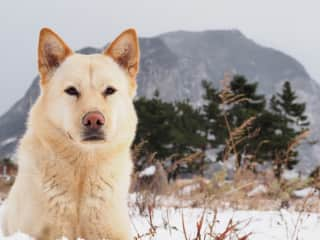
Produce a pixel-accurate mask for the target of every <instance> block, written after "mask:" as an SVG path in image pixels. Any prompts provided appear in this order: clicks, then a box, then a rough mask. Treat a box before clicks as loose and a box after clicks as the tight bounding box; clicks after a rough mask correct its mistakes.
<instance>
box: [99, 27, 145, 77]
mask: <svg viewBox="0 0 320 240" xmlns="http://www.w3.org/2000/svg"><path fill="white" fill-rule="evenodd" d="M103 53H104V54H105V55H107V56H110V57H111V58H113V60H114V61H115V62H116V63H118V64H119V65H120V66H121V67H122V68H124V69H125V70H126V71H127V73H128V74H129V76H130V77H131V78H132V79H135V78H136V76H137V73H138V71H139V60H140V49H139V40H138V37H137V33H136V31H135V30H134V29H132V28H131V29H128V30H126V31H124V32H122V33H121V34H120V35H119V36H118V37H117V38H116V39H115V40H114V41H113V42H112V43H111V44H110V46H109V47H107V49H106V50H104V52H103Z"/></svg>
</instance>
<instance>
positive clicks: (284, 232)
mask: <svg viewBox="0 0 320 240" xmlns="http://www.w3.org/2000/svg"><path fill="white" fill-rule="evenodd" d="M182 214H183V216H184V221H185V226H186V230H187V233H188V236H189V237H190V239H194V238H195V236H196V229H197V228H196V224H197V221H199V219H200V218H201V215H202V214H203V209H178V210H174V209H162V210H160V209H157V210H155V212H154V218H153V219H154V223H153V224H154V225H155V226H158V229H157V234H156V235H155V238H153V239H156V240H160V239H161V240H163V239H174V240H176V239H185V238H184V234H183V231H182V229H183V227H182ZM213 217H214V213H213V212H212V211H207V212H206V213H205V218H204V219H205V221H204V227H203V233H204V232H208V226H209V224H211V223H212V220H213ZM230 219H233V222H239V223H240V224H239V225H238V228H239V232H238V234H239V235H240V236H243V235H246V234H248V233H250V232H251V233H252V235H251V236H250V237H249V239H252V240H271V239H279V240H311V239H317V237H318V236H320V215H318V214H308V213H302V214H301V213H297V212H288V211H285V210H281V211H278V212H277V211H269V212H266V211H234V210H224V211H220V212H219V211H218V214H217V222H216V224H215V227H214V232H215V233H222V232H223V231H224V230H225V229H226V227H227V225H228V222H229V221H230ZM133 225H134V226H135V228H136V229H137V230H138V232H139V233H146V232H148V229H149V228H150V225H149V224H148V218H142V217H141V216H135V217H133ZM170 226H171V229H170ZM207 239H210V238H208V237H207Z"/></svg>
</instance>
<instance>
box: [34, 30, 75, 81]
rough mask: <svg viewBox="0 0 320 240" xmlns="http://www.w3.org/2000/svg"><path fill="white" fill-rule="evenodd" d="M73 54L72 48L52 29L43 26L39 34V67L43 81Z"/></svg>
mask: <svg viewBox="0 0 320 240" xmlns="http://www.w3.org/2000/svg"><path fill="white" fill-rule="evenodd" d="M71 54H72V50H71V49H70V48H69V47H68V46H67V45H66V44H65V43H64V41H63V40H62V39H61V38H60V37H59V36H58V35H57V34H56V33H54V32H53V31H52V30H50V29H48V28H43V29H41V31H40V35H39V46H38V69H39V73H40V76H41V83H45V82H46V81H47V79H49V78H50V74H52V73H53V71H54V70H56V69H57V68H58V67H59V66H60V64H61V63H62V62H63V61H64V60H65V59H66V58H67V57H68V56H69V55H71Z"/></svg>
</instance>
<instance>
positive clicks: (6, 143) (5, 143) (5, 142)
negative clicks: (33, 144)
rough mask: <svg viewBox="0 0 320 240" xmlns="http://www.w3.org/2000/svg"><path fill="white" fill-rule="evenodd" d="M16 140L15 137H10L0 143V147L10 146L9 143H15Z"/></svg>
mask: <svg viewBox="0 0 320 240" xmlns="http://www.w3.org/2000/svg"><path fill="white" fill-rule="evenodd" d="M16 140H17V137H10V138H8V139H6V140H3V141H2V142H0V146H2V147H4V146H6V145H8V144H10V143H13V142H15V141H16Z"/></svg>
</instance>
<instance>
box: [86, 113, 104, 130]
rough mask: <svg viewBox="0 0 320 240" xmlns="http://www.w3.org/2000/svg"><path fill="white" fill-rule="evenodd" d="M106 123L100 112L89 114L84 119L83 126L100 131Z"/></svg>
mask: <svg viewBox="0 0 320 240" xmlns="http://www.w3.org/2000/svg"><path fill="white" fill-rule="evenodd" d="M104 123H105V120H104V117H103V115H102V114H101V113H100V112H88V113H87V114H86V115H84V117H83V118H82V125H83V126H84V127H86V128H87V129H90V130H99V129H100V128H101V127H102V126H103V125H104Z"/></svg>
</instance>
